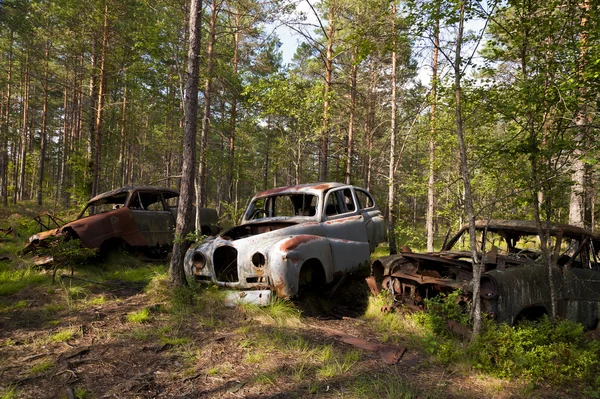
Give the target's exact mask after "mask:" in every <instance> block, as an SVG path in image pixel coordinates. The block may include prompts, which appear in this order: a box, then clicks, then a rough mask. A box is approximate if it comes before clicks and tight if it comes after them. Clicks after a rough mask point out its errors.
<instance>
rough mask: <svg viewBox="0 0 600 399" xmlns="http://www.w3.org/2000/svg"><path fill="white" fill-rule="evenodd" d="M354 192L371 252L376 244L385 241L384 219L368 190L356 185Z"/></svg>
mask: <svg viewBox="0 0 600 399" xmlns="http://www.w3.org/2000/svg"><path fill="white" fill-rule="evenodd" d="M354 192H355V194H356V200H357V201H356V202H357V205H358V208H359V212H360V213H361V214H362V216H363V218H364V223H365V226H366V228H367V238H368V240H369V248H370V250H371V252H373V251H374V250H375V247H376V246H377V244H379V243H382V242H384V241H385V220H384V218H383V215H382V213H381V211H380V210H379V209H378V208H377V206H376V205H375V201H374V200H373V197H372V196H371V194H369V192H367V191H366V190H363V189H361V188H357V187H355V188H354Z"/></svg>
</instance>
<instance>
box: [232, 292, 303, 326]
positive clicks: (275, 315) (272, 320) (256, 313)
mask: <svg viewBox="0 0 600 399" xmlns="http://www.w3.org/2000/svg"><path fill="white" fill-rule="evenodd" d="M239 308H240V309H241V310H242V311H243V312H244V313H245V314H247V315H248V316H250V317H253V318H256V319H260V320H261V321H262V322H264V323H267V324H276V325H280V326H284V325H286V326H299V325H301V324H302V323H301V313H300V311H299V310H298V309H297V308H296V307H295V306H294V304H293V303H292V302H291V301H289V300H287V299H281V298H277V297H275V298H273V300H272V301H271V303H269V305H267V306H258V305H254V304H242V305H240V307H239Z"/></svg>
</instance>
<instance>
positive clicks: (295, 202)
mask: <svg viewBox="0 0 600 399" xmlns="http://www.w3.org/2000/svg"><path fill="white" fill-rule="evenodd" d="M316 213H317V197H316V196H315V195H312V194H282V195H275V196H271V197H264V198H257V199H256V200H255V201H254V202H253V203H252V204H251V205H250V207H249V209H248V214H247V217H248V219H262V218H266V217H270V218H274V217H296V216H305V217H313V216H315V215H316Z"/></svg>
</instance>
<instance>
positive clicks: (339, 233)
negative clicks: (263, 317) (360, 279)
mask: <svg viewBox="0 0 600 399" xmlns="http://www.w3.org/2000/svg"><path fill="white" fill-rule="evenodd" d="M384 239H385V224H384V219H383V216H382V214H381V212H380V211H379V209H378V208H377V205H376V204H375V200H374V199H373V197H372V196H371V194H370V193H369V192H367V191H366V190H365V189H362V188H359V187H354V186H351V185H345V184H341V183H314V184H303V185H296V186H289V187H280V188H274V189H271V190H267V191H263V192H261V193H258V194H256V196H254V198H252V200H251V201H250V204H249V205H248V207H247V209H246V211H245V212H244V215H243V218H242V222H241V224H240V225H239V226H235V227H232V228H230V229H228V230H226V231H223V232H222V233H220V234H219V235H218V236H215V237H210V238H207V239H205V240H204V241H202V242H201V243H199V244H198V245H196V246H195V247H192V248H190V249H189V250H188V252H187V254H186V258H185V262H184V265H185V271H186V274H187V275H188V276H189V277H190V278H192V279H194V280H196V281H198V282H200V283H210V284H216V285H218V286H221V287H227V288H229V289H232V290H235V291H230V292H229V294H228V295H229V298H230V299H231V300H233V301H241V302H252V303H258V304H266V303H268V302H269V300H270V298H271V295H272V293H273V292H275V293H276V295H277V296H279V297H292V296H295V295H296V294H298V292H299V291H300V290H302V289H303V288H313V289H314V288H321V287H322V286H324V285H325V284H327V283H331V282H332V281H333V280H334V279H335V278H336V277H338V276H341V275H343V274H344V273H346V272H349V271H351V270H354V269H357V268H361V267H368V265H369V262H370V259H369V256H370V253H371V251H373V250H374V248H375V246H376V245H377V244H379V243H380V242H382V241H384Z"/></svg>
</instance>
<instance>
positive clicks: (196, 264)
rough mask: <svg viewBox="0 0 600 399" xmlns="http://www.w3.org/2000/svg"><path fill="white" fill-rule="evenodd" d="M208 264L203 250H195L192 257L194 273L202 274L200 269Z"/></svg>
mask: <svg viewBox="0 0 600 399" xmlns="http://www.w3.org/2000/svg"><path fill="white" fill-rule="evenodd" d="M205 266H206V258H205V257H204V255H203V254H202V253H201V252H194V256H193V257H192V269H193V271H194V274H200V271H201V270H202V269H204V267H205Z"/></svg>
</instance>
